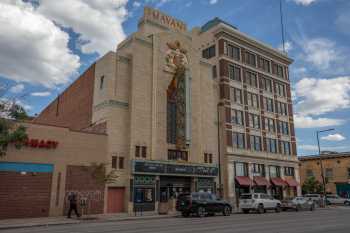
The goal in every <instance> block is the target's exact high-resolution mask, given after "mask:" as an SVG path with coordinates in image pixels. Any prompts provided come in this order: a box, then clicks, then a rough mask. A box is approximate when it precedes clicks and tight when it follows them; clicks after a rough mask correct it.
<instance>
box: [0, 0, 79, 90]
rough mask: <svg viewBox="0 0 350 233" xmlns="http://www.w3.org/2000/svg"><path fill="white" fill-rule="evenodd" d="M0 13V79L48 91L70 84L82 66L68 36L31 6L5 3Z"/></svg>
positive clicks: (3, 2)
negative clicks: (71, 78)
mask: <svg viewBox="0 0 350 233" xmlns="http://www.w3.org/2000/svg"><path fill="white" fill-rule="evenodd" d="M67 8H69V7H67ZM0 12H1V13H0V35H1V36H0V75H1V76H3V77H6V78H9V79H12V80H15V81H22V82H30V83H34V84H35V83H36V84H42V85H45V86H47V87H53V86H55V85H59V84H65V83H67V82H68V81H69V78H70V77H71V75H72V74H74V73H75V71H76V69H77V68H78V67H79V66H80V62H79V57H78V56H76V55H73V54H72V52H71V51H70V50H69V48H68V41H69V36H68V34H67V33H65V32H64V31H62V30H61V29H60V28H58V27H57V26H56V25H55V24H54V23H53V22H52V21H51V20H49V19H47V18H46V17H45V16H43V15H41V14H39V13H38V12H37V11H36V10H35V9H34V8H33V7H32V6H31V4H29V3H23V2H22V1H2V2H1V3H0Z"/></svg>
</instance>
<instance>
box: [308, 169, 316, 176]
mask: <svg viewBox="0 0 350 233" xmlns="http://www.w3.org/2000/svg"><path fill="white" fill-rule="evenodd" d="M306 176H307V177H312V176H314V172H313V171H312V170H311V169H307V170H306Z"/></svg>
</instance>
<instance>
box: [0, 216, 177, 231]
mask: <svg viewBox="0 0 350 233" xmlns="http://www.w3.org/2000/svg"><path fill="white" fill-rule="evenodd" d="M177 216H179V215H155V216H140V217H127V218H120V219H103V218H101V219H98V218H97V219H94V220H75V221H72V222H53V223H38V224H28V225H12V226H11V225H10V226H4V227H1V226H0V231H1V230H10V229H20V228H33V227H45V226H46V227H49V226H58V225H73V224H84V223H104V222H127V221H135V220H147V219H163V218H172V217H177Z"/></svg>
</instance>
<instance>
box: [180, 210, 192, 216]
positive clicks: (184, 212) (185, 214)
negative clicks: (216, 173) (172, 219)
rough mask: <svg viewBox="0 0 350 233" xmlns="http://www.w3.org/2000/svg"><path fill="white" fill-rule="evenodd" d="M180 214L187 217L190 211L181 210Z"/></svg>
mask: <svg viewBox="0 0 350 233" xmlns="http://www.w3.org/2000/svg"><path fill="white" fill-rule="evenodd" d="M181 215H182V217H185V218H187V217H188V216H190V213H189V212H187V211H183V212H182V213H181Z"/></svg>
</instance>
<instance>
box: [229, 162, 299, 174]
mask: <svg viewBox="0 0 350 233" xmlns="http://www.w3.org/2000/svg"><path fill="white" fill-rule="evenodd" d="M266 170H268V172H269V176H270V177H281V167H280V166H272V165H271V166H268V169H265V164H258V163H254V164H252V168H251V171H249V169H248V163H241V162H235V175H236V176H249V173H250V172H252V174H253V176H265V175H266ZM284 175H285V176H293V177H294V175H295V172H294V167H284Z"/></svg>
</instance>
